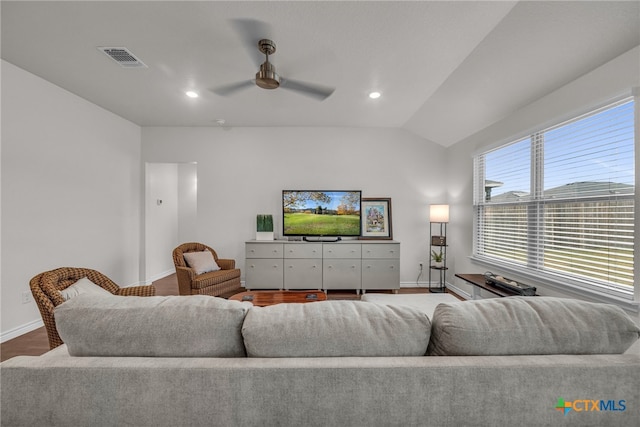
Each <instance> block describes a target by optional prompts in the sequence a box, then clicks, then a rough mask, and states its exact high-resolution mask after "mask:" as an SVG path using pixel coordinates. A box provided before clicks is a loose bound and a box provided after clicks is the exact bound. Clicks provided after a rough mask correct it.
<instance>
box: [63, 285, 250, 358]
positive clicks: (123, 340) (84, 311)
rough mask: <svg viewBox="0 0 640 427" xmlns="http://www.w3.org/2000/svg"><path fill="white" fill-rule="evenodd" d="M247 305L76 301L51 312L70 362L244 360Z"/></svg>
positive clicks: (174, 299) (206, 299) (204, 300)
mask: <svg viewBox="0 0 640 427" xmlns="http://www.w3.org/2000/svg"><path fill="white" fill-rule="evenodd" d="M250 307H251V303H246V302H244V303H242V302H239V301H227V300H225V299H223V298H215V297H211V296H207V295H192V296H164V297H163V296H154V297H134V296H114V297H112V298H98V297H96V296H95V295H91V294H83V295H78V296H77V297H75V298H72V299H70V300H69V301H66V302H64V303H63V304H60V305H59V306H58V307H56V308H55V310H54V316H55V319H56V326H57V329H58V333H59V334H60V338H62V341H64V343H65V344H67V347H68V349H69V354H70V355H72V356H107V357H108V356H123V357H244V356H245V350H244V344H243V342H242V335H241V328H242V322H243V320H244V317H245V315H246V313H247V311H248V310H249V308H250Z"/></svg>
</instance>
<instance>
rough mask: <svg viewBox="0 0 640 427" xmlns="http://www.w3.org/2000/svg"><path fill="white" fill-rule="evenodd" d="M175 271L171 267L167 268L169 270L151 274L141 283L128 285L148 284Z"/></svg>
mask: <svg viewBox="0 0 640 427" xmlns="http://www.w3.org/2000/svg"><path fill="white" fill-rule="evenodd" d="M175 272H176V270H175V269H173V268H172V269H169V270H165V271H163V272H161V273H157V274H154V275H153V276H151V278H148V279H146V280H145V281H144V282H143V283H137V284H133V285H129V286H140V285H150V284H152V283H153V282H155V281H156V280H160V279H164V278H165V277H167V276H171V275H172V274H173V273H175Z"/></svg>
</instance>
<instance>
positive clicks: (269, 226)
mask: <svg viewBox="0 0 640 427" xmlns="http://www.w3.org/2000/svg"><path fill="white" fill-rule="evenodd" d="M256 240H273V215H269V214H261V215H258V216H257V218H256Z"/></svg>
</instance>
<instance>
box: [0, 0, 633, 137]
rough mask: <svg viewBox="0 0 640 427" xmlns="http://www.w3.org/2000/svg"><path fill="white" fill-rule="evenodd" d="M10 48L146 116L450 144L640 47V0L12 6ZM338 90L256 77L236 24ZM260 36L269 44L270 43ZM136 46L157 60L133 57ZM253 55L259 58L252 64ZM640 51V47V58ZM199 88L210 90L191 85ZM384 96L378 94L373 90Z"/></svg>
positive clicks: (5, 54) (164, 122)
mask: <svg viewBox="0 0 640 427" xmlns="http://www.w3.org/2000/svg"><path fill="white" fill-rule="evenodd" d="M1 7H2V9H1V17H2V27H1V36H2V38H1V40H2V58H3V59H5V60H6V61H8V62H10V63H12V64H14V65H17V66H18V67H21V68H23V69H25V70H27V71H29V72H31V73H33V74H36V75H38V76H40V77H42V78H44V79H46V80H48V81H50V82H52V83H54V84H56V85H59V86H61V87H63V88H65V89H67V90H69V91H70V92H73V93H75V94H77V95H79V96H81V97H83V98H85V99H87V100H89V101H91V102H93V103H95V104H97V105H99V106H101V107H103V108H105V109H107V110H109V111H112V112H114V113H116V114H118V115H120V116H122V117H124V118H126V119H128V120H130V121H132V122H134V123H136V124H138V125H140V126H218V123H217V122H216V120H218V119H224V120H225V122H226V124H225V126H355V127H398V128H404V129H407V130H409V131H411V132H414V133H415V134H417V135H420V136H421V137H423V138H425V139H427V140H430V141H433V142H436V143H438V144H441V145H443V146H450V145H452V144H454V143H456V142H458V141H460V140H462V139H464V138H465V137H467V136H469V135H472V134H473V133H475V132H477V131H479V130H481V129H483V128H485V127H486V126H488V125H490V124H492V123H494V122H496V121H498V120H500V119H501V118H504V117H505V116H506V115H508V114H509V113H510V112H512V111H514V110H516V109H518V108H520V107H522V106H524V105H527V104H528V103H530V102H532V101H535V100H536V99H538V98H540V97H542V96H544V95H546V94H547V93H549V92H551V91H553V90H555V89H557V88H559V87H560V86H562V85H564V84H566V83H568V82H570V81H571V80H573V79H575V78H577V77H579V76H581V75H583V74H585V73H586V72H588V71H590V70H592V69H594V68H596V67H597V66H599V65H601V64H603V63H605V62H607V61H609V60H611V59H613V58H615V57H616V56H618V55H620V54H622V53H624V52H626V51H628V50H629V49H631V48H633V47H635V46H637V45H639V44H640V1H622V2H612V1H603V2H587V1H569V2H545V1H534V2H506V1H469V2H463V1H442V2H435V1H409V2H394V1H389V2H373V1H372V2H369V1H327V2H318V1H298V2H274V1H258V2H244V1H232V2H218V1H194V2H187V1H173V2H168V1H139V2H133V1H120V2H108V1H104V2H93V1H77V2H58V1H44V2H31V1H16V2H11V1H2V4H1ZM240 18H243V19H255V20H259V21H262V22H264V23H266V24H268V29H267V30H266V31H265V32H267V33H268V34H264V36H263V37H266V38H271V39H273V40H274V41H275V42H276V44H277V52H276V53H275V54H274V55H273V56H272V57H271V61H272V62H273V63H274V64H275V66H276V67H277V71H278V73H279V74H280V75H281V76H283V77H285V78H286V77H289V78H291V79H296V80H302V81H306V82H312V83H316V84H322V85H325V86H333V87H335V88H336V89H335V92H334V93H333V94H332V95H331V96H330V97H329V98H327V99H325V100H324V101H318V100H317V99H314V98H310V97H307V96H302V95H299V94H297V93H295V92H292V91H286V90H283V89H277V90H272V91H268V90H264V89H259V88H258V87H250V88H248V89H247V90H244V91H242V92H240V93H237V94H235V95H233V96H229V97H222V96H219V95H216V94H214V93H212V92H211V91H210V90H209V89H211V88H214V87H218V86H221V85H225V84H228V83H232V82H237V81H241V80H249V79H252V78H254V76H255V73H256V71H257V67H256V65H255V63H254V59H255V55H259V54H258V53H257V48H256V49H255V52H254V51H253V50H252V51H249V50H248V49H247V48H246V46H245V44H243V40H242V37H241V35H240V34H239V33H238V32H237V31H236V30H235V29H234V28H235V27H234V26H233V25H232V22H233V21H232V20H234V19H240ZM256 41H257V40H256ZM98 46H112V47H126V48H128V49H129V50H130V51H131V52H132V53H133V54H135V55H136V56H137V57H138V58H139V59H140V60H142V61H143V62H144V63H145V64H146V65H148V68H143V69H126V68H122V67H120V66H119V65H118V64H117V63H115V62H113V61H112V60H111V59H109V58H108V57H107V56H106V55H104V54H103V53H101V52H100V51H98V50H97V49H96V48H97V47H98ZM251 56H254V58H253V59H252V57H251ZM639 60H640V58H639ZM190 89H191V90H195V91H197V92H199V93H200V97H199V98H197V99H190V98H187V97H186V96H185V95H184V92H185V91H186V90H190ZM372 90H378V91H380V92H382V97H381V98H379V99H378V100H371V99H369V98H368V97H367V94H368V93H369V92H370V91H372Z"/></svg>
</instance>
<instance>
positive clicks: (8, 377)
mask: <svg viewBox="0 0 640 427" xmlns="http://www.w3.org/2000/svg"><path fill="white" fill-rule="evenodd" d="M55 314H56V322H57V325H58V330H59V332H60V336H61V337H62V338H63V340H64V342H65V343H66V344H65V345H63V346H61V347H58V348H56V349H54V350H52V351H50V352H48V353H46V354H45V355H43V356H40V357H28V356H20V357H15V358H12V359H10V360H8V361H5V362H3V363H2V364H1V365H0V375H1V381H2V393H1V401H2V407H1V410H2V412H1V415H0V416H1V421H2V426H7V427H8V426H154V427H159V426H367V427H369V426H529V425H536V426H545V425H547V426H557V425H573V426H606V425H611V426H637V425H639V422H640V387H639V384H640V354H638V351H637V347H638V343H637V342H636V340H637V339H638V336H639V333H640V329H639V328H638V326H637V325H636V324H635V323H634V322H633V321H632V320H631V319H630V318H629V317H628V316H627V315H626V314H625V313H624V312H623V311H622V310H620V309H619V308H617V307H615V306H609V305H604V304H590V303H585V302H578V301H573V300H567V299H555V298H545V297H536V298H531V297H530V298H519V297H518V298H502V299H497V300H483V301H468V302H461V303H454V304H440V305H439V306H438V307H437V308H436V310H435V312H434V313H433V316H432V318H431V319H430V318H429V317H428V316H427V315H426V314H425V313H423V312H421V311H420V310H418V309H416V308H413V307H405V306H384V305H378V304H374V303H368V302H360V301H325V302H314V303H309V304H280V305H275V306H271V307H253V306H251V305H250V304H249V303H240V302H235V301H227V300H223V299H219V298H214V297H207V296H189V297H146V298H136V297H127V298H121V297H117V296H108V297H96V296H91V295H79V296H77V297H75V298H73V299H71V300H69V301H67V302H65V303H64V304H62V305H61V306H59V307H58V308H56V313H55ZM634 343H635V344H634ZM630 346H631V348H630V349H628V348H629V347H630Z"/></svg>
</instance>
